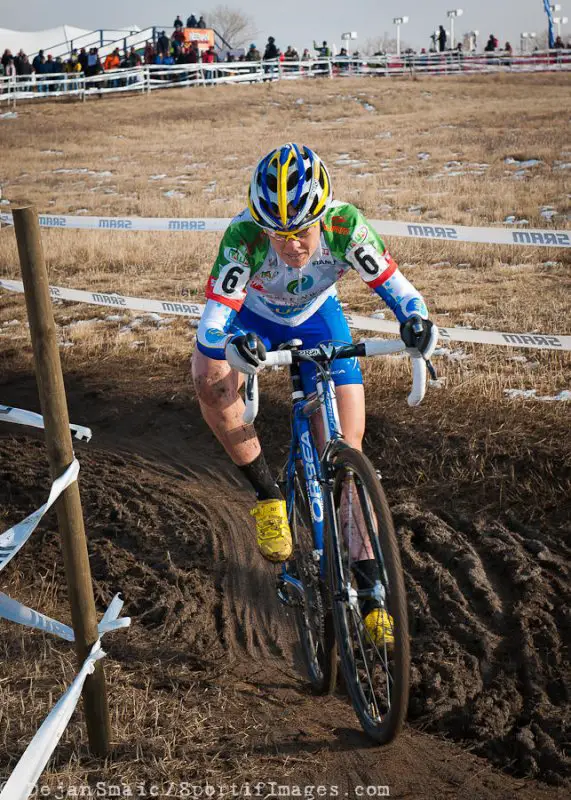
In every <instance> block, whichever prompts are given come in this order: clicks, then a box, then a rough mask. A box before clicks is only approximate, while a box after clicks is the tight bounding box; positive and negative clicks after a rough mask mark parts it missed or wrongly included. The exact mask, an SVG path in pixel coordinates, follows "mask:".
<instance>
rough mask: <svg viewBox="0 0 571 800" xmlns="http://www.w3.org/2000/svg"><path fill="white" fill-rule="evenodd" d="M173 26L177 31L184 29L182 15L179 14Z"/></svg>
mask: <svg viewBox="0 0 571 800" xmlns="http://www.w3.org/2000/svg"><path fill="white" fill-rule="evenodd" d="M172 26H173V28H174V29H175V31H176V30H177V29H178V28H184V23H183V21H182V20H181V18H180V14H178V15H177V18H176V19H175V21H174V22H173V24H172Z"/></svg>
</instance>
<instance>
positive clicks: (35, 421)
mask: <svg viewBox="0 0 571 800" xmlns="http://www.w3.org/2000/svg"><path fill="white" fill-rule="evenodd" d="M0 422H14V423H16V424H17V425H29V426H30V427H31V428H43V427H44V418H43V417H42V415H41V414H36V412H35V411H25V410H24V409H23V408H13V407H12V406H3V405H0ZM69 427H70V428H71V430H72V431H73V435H74V436H75V438H76V439H79V440H80V441H84V442H89V441H90V439H91V436H92V433H91V428H85V427H84V426H83V425H75V424H74V423H70V425H69Z"/></svg>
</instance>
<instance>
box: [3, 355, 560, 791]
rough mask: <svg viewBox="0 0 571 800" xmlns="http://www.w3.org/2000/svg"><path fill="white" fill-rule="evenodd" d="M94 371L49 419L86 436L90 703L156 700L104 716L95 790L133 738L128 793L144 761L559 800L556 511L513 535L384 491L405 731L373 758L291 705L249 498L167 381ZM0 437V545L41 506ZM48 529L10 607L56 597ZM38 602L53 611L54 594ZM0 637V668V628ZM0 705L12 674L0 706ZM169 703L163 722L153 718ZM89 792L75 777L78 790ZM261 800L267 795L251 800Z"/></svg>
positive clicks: (235, 776) (124, 765)
mask: <svg viewBox="0 0 571 800" xmlns="http://www.w3.org/2000/svg"><path fill="white" fill-rule="evenodd" d="M114 369H118V365H113V364H108V365H106V366H105V368H103V367H101V368H99V369H97V368H92V369H91V371H90V373H89V374H87V373H85V372H82V371H75V372H74V373H72V374H70V375H68V377H67V378H66V383H67V388H68V393H69V405H70V409H71V414H70V416H71V417H72V419H73V421H76V422H79V423H82V424H88V425H90V426H91V427H92V428H93V430H94V438H93V440H92V443H91V444H90V445H78V447H77V452H78V457H79V460H80V463H81V474H80V486H81V492H82V498H83V502H84V508H85V516H86V523H87V524H86V527H87V530H88V536H89V547H90V556H91V565H92V571H93V577H94V581H95V586H96V594H97V600H98V604H99V606H100V608H103V607H104V605H105V604H106V603H107V602H108V601H109V599H110V598H111V597H112V596H113V594H114V593H115V592H116V591H119V590H120V591H122V593H123V595H124V597H125V599H126V607H125V613H126V614H129V615H130V616H132V617H133V625H132V628H131V629H130V631H129V632H128V633H127V634H122V633H118V634H114V636H113V637H109V639H108V640H107V641H106V649H107V650H108V652H109V655H110V658H109V659H108V661H107V662H106V663H107V664H108V666H107V669H108V670H109V671H111V672H112V674H113V675H115V674H117V673H118V674H119V675H120V676H121V681H120V682H119V684H117V682H113V680H112V681H111V685H112V690H111V702H112V704H115V705H117V704H118V705H119V706H121V704H123V705H124V706H125V707H126V706H127V705H130V704H131V703H133V705H134V706H135V705H137V704H140V703H143V704H144V703H145V702H146V703H147V704H149V706H150V704H151V703H152V702H154V699H156V698H157V697H159V698H161V703H162V705H161V703H158V704H157V708H158V709H162V712H157V715H156V718H155V719H154V721H150V720H146V721H145V720H144V711H143V712H141V714H142V717H141V719H142V721H141V728H140V730H139V732H138V733H135V735H134V736H133V735H131V736H130V728H129V714H130V711H129V709H127V708H125V709H124V710H122V711H121V712H120V714H119V719H120V723H119V724H118V725H117V726H116V733H117V737H118V738H123V735H125V742H124V743H123V744H122V745H119V746H118V748H117V751H116V756H115V768H114V769H115V771H114V772H113V774H115V775H118V774H119V775H120V774H125V775H126V774H129V769H130V768H131V767H130V765H131V763H132V760H133V759H134V758H135V752H134V750H135V742H134V740H135V739H137V738H138V739H139V741H138V742H137V746H138V745H139V744H140V746H141V747H142V752H143V753H144V754H145V757H143V758H142V759H140V761H141V762H142V764H143V766H141V764H139V767H138V769H139V772H138V775H139V779H140V776H141V775H142V776H143V777H144V779H145V780H149V781H152V780H155V781H156V780H157V777H158V776H159V775H161V774H162V773H161V764H163V765H164V764H167V768H166V769H165V770H164V773H165V774H170V775H171V777H172V775H173V772H174V773H175V774H176V769H175V766H174V765H175V763H180V762H181V761H184V762H185V764H186V769H185V772H184V779H186V780H189V779H191V778H194V779H195V781H196V782H199V781H200V780H205V779H207V778H208V779H209V780H210V781H211V782H212V783H218V784H224V783H232V781H234V782H236V783H242V782H244V781H253V782H257V781H266V782H268V781H275V782H276V783H278V784H280V785H287V786H290V787H293V786H302V787H304V786H308V785H310V786H311V785H318V784H322V785H324V786H327V787H331V786H337V787H338V792H339V795H340V796H349V797H353V796H356V795H355V792H356V788H355V787H359V786H364V787H367V786H369V787H377V786H384V785H388V786H389V787H390V796H391V797H399V798H414V799H415V800H416V799H420V798H444V797H450V798H511V797H516V796H517V797H521V798H556V797H557V798H559V797H561V798H563V797H565V796H568V795H567V790H568V788H567V787H568V784H567V787H566V785H565V784H566V782H567V781H568V780H569V761H566V760H565V757H564V746H565V741H566V724H568V718H567V716H566V715H567V714H568V694H567V690H566V687H565V683H564V679H565V674H566V670H568V660H567V656H566V652H565V649H564V643H565V641H567V642H568V641H569V630H570V625H569V607H570V606H569V599H570V594H569V547H568V545H569V536H568V535H569V527H568V525H569V523H568V522H567V523H565V519H566V514H565V509H563V508H560V509H556V510H555V511H552V513H551V514H550V516H548V517H546V518H545V520H544V522H543V523H542V524H537V525H531V524H529V525H528V524H526V522H525V519H524V518H523V516H522V515H521V514H520V515H519V516H518V515H517V514H511V515H507V516H506V515H504V516H503V517H502V518H501V519H499V518H497V517H496V515H494V514H493V503H490V506H489V507H490V508H491V509H492V510H491V511H490V510H488V511H487V510H486V509H485V508H484V510H482V511H481V512H480V513H479V514H477V515H476V514H472V515H470V514H467V513H466V511H465V509H466V507H467V506H469V503H467V502H464V501H466V497H463V496H456V495H455V494H454V492H452V491H451V493H450V495H449V499H448V502H447V503H445V502H442V499H440V500H439V502H438V504H437V508H438V509H439V511H438V513H436V509H435V507H434V504H433V506H432V507H429V504H427V503H425V502H424V500H423V495H422V493H419V494H418V495H416V494H415V493H414V492H408V493H407V494H406V495H403V494H402V493H399V492H398V491H396V490H393V489H392V488H391V487H392V484H391V482H390V481H389V482H388V487H389V494H390V495H391V501H392V504H393V511H394V517H395V522H396V526H397V531H398V536H399V540H400V542H401V546H402V551H403V559H404V567H405V570H406V579H407V587H408V592H409V602H410V617H411V634H412V647H413V650H412V652H413V671H412V693H411V701H410V710H409V723H408V726H407V728H406V730H405V732H404V733H403V735H402V736H401V738H400V739H399V740H398V741H397V742H396V743H395V745H394V746H392V747H391V748H387V749H378V748H375V747H372V746H370V745H369V744H368V742H367V740H366V739H365V737H364V736H363V735H362V734H361V732H360V730H359V728H358V725H357V720H356V717H355V716H354V714H353V712H352V710H351V709H350V707H349V706H348V703H347V702H346V699H345V698H344V697H343V696H342V695H339V696H335V697H331V698H315V697H313V696H311V694H310V693H309V692H308V689H307V686H306V684H305V682H304V680H303V676H302V675H301V673H300V671H299V669H298V659H297V655H296V648H295V638H294V631H293V628H292V625H291V622H290V620H289V619H288V616H287V613H286V612H285V610H284V609H283V608H281V607H280V606H279V605H278V603H277V601H276V600H275V598H274V590H273V582H274V573H275V568H274V567H272V566H271V565H267V564H265V563H264V562H262V560H261V559H260V558H259V557H258V556H257V554H256V552H255V549H254V546H253V535H252V526H251V522H250V518H249V516H248V509H249V506H250V504H251V496H250V494H249V492H248V491H247V489H246V487H245V486H244V485H243V484H242V483H241V480H240V479H239V478H238V476H237V475H235V474H234V473H233V471H232V470H231V468H229V467H228V464H227V462H226V461H225V459H224V458H223V456H222V454H221V452H220V450H219V449H218V447H217V446H216V445H215V444H214V443H213V440H212V438H211V436H210V434H209V432H208V431H207V430H206V429H205V426H204V424H203V423H202V421H201V420H200V418H199V416H198V414H197V410H196V407H195V405H194V404H193V403H192V401H191V399H189V398H188V396H187V393H186V391H185V389H184V386H185V384H184V381H185V376H184V374H183V371H182V368H181V370H180V374H179V375H176V376H175V378H173V377H172V376H170V377H169V376H168V375H167V373H166V371H165V374H164V375H162V376H161V375H159V376H157V377H156V380H152V381H149V380H146V379H145V380H143V376H142V375H141V376H139V381H137V380H132V379H131V380H127V378H126V376H120V375H119V373H117V376H116V378H115V377H113V378H112V377H111V376H112V375H113V372H114ZM132 377H133V376H131V378H132ZM0 390H1V393H0V395H1V399H2V402H4V403H8V404H12V405H15V406H20V407H23V408H29V409H36V410H37V409H38V403H37V394H36V389H35V383H34V380H33V378H32V377H31V376H30V374H29V373H28V372H22V371H19V370H14V371H13V372H12V373H11V374H9V373H6V372H4V374H3V377H2V381H1V383H0ZM271 405H272V407H271V408H268V407H266V408H265V411H264V414H263V415H262V418H261V421H260V427H261V429H262V430H265V431H266V434H267V435H266V441H269V442H271V443H272V449H273V451H274V453H275V459H274V460H275V461H276V463H277V462H278V461H279V460H280V459H281V454H282V451H283V450H284V448H285V445H286V443H287V427H286V425H285V424H284V422H283V420H284V419H285V417H284V416H283V415H284V414H285V412H286V409H285V406H284V407H283V408H280V407H279V406H277V405H276V403H273V402H272V404H271ZM383 424H384V423H382V422H381V421H379V423H378V426H377V427H378V429H379V430H380V431H381V432H382V431H383ZM369 426H370V427H374V426H375V420H370V421H369ZM0 437H1V438H0V507H1V508H2V510H3V515H2V518H1V525H0V527H2V529H4V528H6V527H7V526H8V525H9V524H11V523H13V522H15V521H17V520H18V519H21V518H22V517H23V516H25V515H26V514H27V513H29V512H30V511H31V510H32V509H34V508H37V507H38V506H39V505H40V504H41V503H42V502H43V501H44V498H45V495H46V489H47V487H48V485H49V482H48V479H47V467H46V462H45V451H44V448H43V443H42V439H41V436H39V435H36V434H35V433H33V432H32V433H27V432H25V429H24V428H20V427H18V426H7V425H4V426H3V427H2V428H0ZM371 441H372V443H373V444H375V441H376V440H375V438H374V437H373V439H372V440H371ZM370 443H371V442H370ZM419 446H420V447H421V444H419ZM464 493H465V490H464ZM567 511H568V509H567ZM567 519H568V516H567ZM54 524H55V523H54V520H53V518H52V517H50V518H49V522H48V523H47V524H46V525H44V526H43V527H42V532H38V533H36V534H35V535H34V537H33V538H32V540H31V541H30V542H29V543H28V545H27V546H26V548H25V549H24V550H23V551H22V552H21V553H20V555H19V556H18V558H17V559H15V561H14V562H13V563H12V564H11V565H10V567H9V568H7V569H6V571H5V572H4V573H3V575H2V577H3V582H4V585H3V587H2V588H3V589H5V590H6V591H7V592H8V593H10V589H11V586H12V584H14V585H17V589H18V593H17V595H16V596H18V597H19V598H20V599H23V600H30V599H33V598H34V597H37V595H36V594H35V591H36V588H37V587H38V586H39V585H40V584H39V577H38V576H39V575H40V574H41V573H42V572H44V573H45V572H54V575H55V578H56V579H57V582H58V585H60V586H61V587H63V586H64V585H65V579H64V576H63V572H62V567H61V565H60V559H59V549H58V544H57V538H56V536H55V535H54V529H53V525H54ZM566 525H567V527H566ZM565 537H567V538H565ZM22 576H26V578H25V580H24V579H23V578H22ZM58 597H59V599H60V600H61V601H62V603H63V606H64V607H65V590H64V589H63V588H62V589H61V590H60V591H59V595H58ZM36 607H37V606H36ZM61 617H62V614H60V618H61ZM0 631H1V635H0V638H1V639H2V640H3V642H6V641H9V643H10V644H9V645H5V648H6V647H8V652H9V651H10V647H12V644H11V642H12V639H11V638H10V633H11V632H12V631H13V629H12V628H10V629H9V628H8V626H7V625H3V626H2V628H1V629H0ZM35 636H36V639H37V638H39V639H41V636H40V635H39V634H37V635H35ZM30 641H32V640H31V639H30ZM34 641H35V640H34ZM18 647H19V646H18V644H17V643H14V645H13V653H14V655H15V657H16V656H18V657H20V656H21V653H20V652H19V650H18ZM111 665H113V666H111ZM47 678H48V679H49V673H48V674H47ZM121 685H122V686H123V690H121ZM19 688H21V687H20V684H19V681H18V678H17V676H12V679H11V681H9V685H8V690H12V691H14V692H17V691H18V689H19ZM143 689H144V691H143ZM122 692H124V695H122ZM182 697H184V713H183V714H182V712H180V709H179V712H177V713H178V716H177V714H175V713H174V712H172V713H171V709H172V708H174V707H175V706H180V705H181V703H182V701H181V702H179V699H180V698H182ZM206 697H208V702H206V700H205V698H206ZM127 698H128V700H129V702H128V703H127ZM145 698H146V700H145ZM163 712H164V716H162V713H163ZM181 714H182V715H181ZM199 718H200V719H202V720H205V722H204V724H203V726H202V728H200V729H199V726H198V723H197V720H198V719H199ZM195 725H196V726H197V727H196V731H194V726H195ZM142 736H143V737H144V741H143V740H142V739H141V737H142ZM167 739H169V740H170V741H171V742H172V744H171V745H169V747H166V745H165V744H164V743H165V742H166V741H167ZM28 740H29V739H28ZM567 741H568V736H567ZM185 748H186V749H185ZM60 750H61V752H60V755H59V756H58V757H56V761H55V767H54V771H57V768H58V767H57V765H58V763H60V764H61V765H62V769H63V765H64V764H65V759H66V758H67V757H69V745H67V744H65V743H64V744H62V745H61V748H60ZM20 751H21V750H20V746H19V745H15V744H12V746H11V747H10V748H9V751H8V754H5V755H4V756H2V758H1V760H0V770H1V772H2V773H5V772H6V771H7V769H8V766H9V765H11V766H13V763H14V759H15V758H17V756H18V753H19V752H20ZM137 752H138V751H137ZM58 758H59V759H60V760H59V762H58ZM177 759H178V761H177ZM169 764H170V765H171V766H170V767H168V765H169ZM105 774H106V773H105V772H104V771H99V772H98V771H97V770H91V771H90V773H89V776H90V777H89V780H90V781H91V780H94V779H95V778H97V777H99V778H101V776H102V775H103V776H104V775H105ZM182 774H183V773H181V775H182ZM274 792H275V790H274ZM262 796H275V795H274V794H273V793H272V789H271V787H269V788H268V789H267V790H266V791H265V793H264V795H262ZM369 796H370V795H369Z"/></svg>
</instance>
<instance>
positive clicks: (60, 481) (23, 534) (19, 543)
mask: <svg viewBox="0 0 571 800" xmlns="http://www.w3.org/2000/svg"><path fill="white" fill-rule="evenodd" d="M78 474H79V461H78V460H77V459H76V458H74V460H73V461H72V462H71V464H70V465H69V467H68V468H67V469H66V471H65V472H64V473H63V475H60V476H59V478H57V479H56V480H55V481H54V482H53V483H52V488H51V489H50V494H49V497H48V499H47V502H46V503H44V505H43V506H41V507H40V508H38V510H37V511H34V512H33V514H30V516H29V517H26V519H24V520H22V522H18V523H17V524H16V525H14V526H13V527H12V528H10V529H9V530H7V531H6V532H5V533H3V534H1V535H0V572H1V571H2V570H3V569H4V567H5V566H6V564H8V563H9V562H10V561H11V560H12V559H13V558H14V556H15V555H16V553H17V552H18V550H20V548H21V547H23V546H24V545H25V544H26V542H27V541H28V539H29V538H30V536H31V535H32V533H33V532H34V531H35V530H36V528H37V527H38V524H39V522H40V520H41V518H42V517H43V516H44V514H46V512H47V511H49V509H50V508H51V507H52V506H53V504H54V503H55V501H56V500H57V499H58V497H59V496H60V494H61V493H62V492H63V491H64V490H65V489H67V487H68V486H70V484H72V483H73V482H74V481H75V480H76V479H77V476H78Z"/></svg>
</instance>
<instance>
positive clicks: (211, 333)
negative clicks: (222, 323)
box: [204, 328, 227, 345]
mask: <svg viewBox="0 0 571 800" xmlns="http://www.w3.org/2000/svg"><path fill="white" fill-rule="evenodd" d="M226 335H227V334H225V333H224V332H223V331H220V330H218V328H208V330H207V331H206V333H205V334H204V338H205V340H206V341H207V342H208V344H214V345H217V344H220V342H221V341H223V340H224V339H225V338H226Z"/></svg>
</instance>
